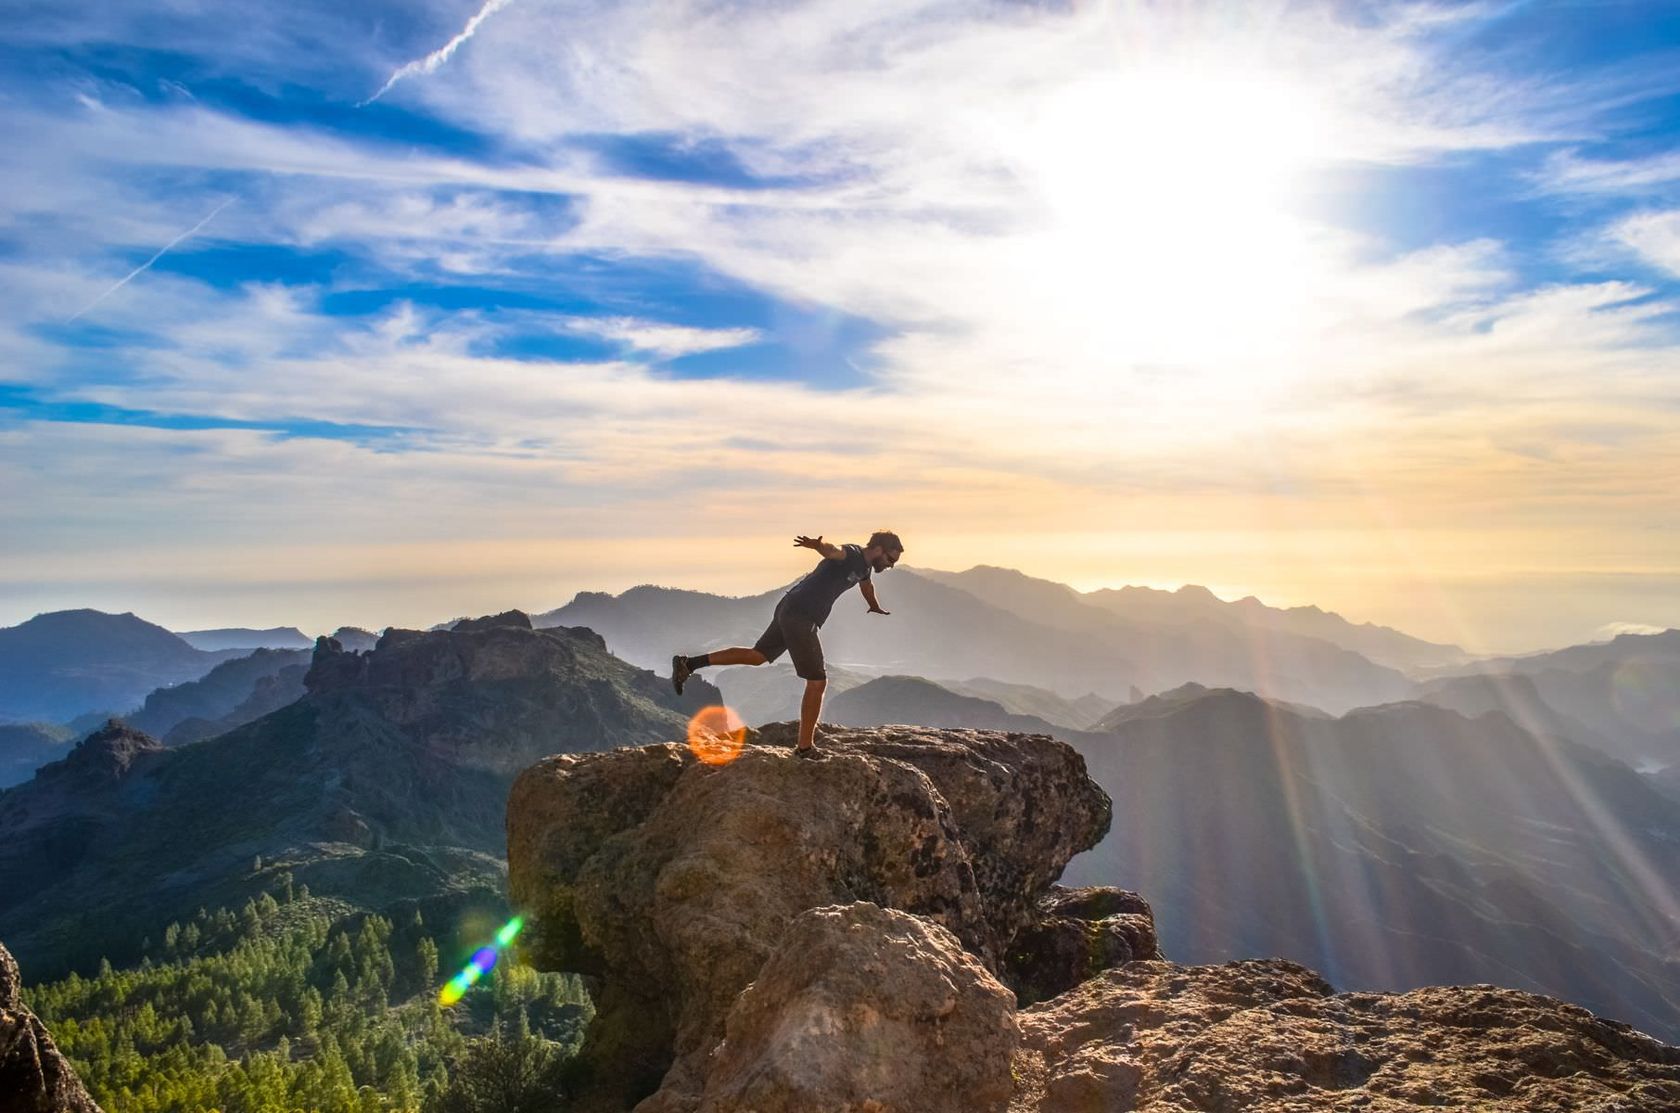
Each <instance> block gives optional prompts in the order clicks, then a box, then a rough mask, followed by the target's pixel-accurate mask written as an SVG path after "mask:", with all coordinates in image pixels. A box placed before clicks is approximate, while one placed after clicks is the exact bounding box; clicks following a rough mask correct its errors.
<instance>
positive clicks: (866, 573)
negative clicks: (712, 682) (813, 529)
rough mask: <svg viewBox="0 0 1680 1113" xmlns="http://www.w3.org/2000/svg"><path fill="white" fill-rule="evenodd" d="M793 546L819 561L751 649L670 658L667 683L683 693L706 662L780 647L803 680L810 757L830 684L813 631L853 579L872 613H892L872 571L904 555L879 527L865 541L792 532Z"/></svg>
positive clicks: (776, 653)
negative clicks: (833, 539) (836, 540)
mask: <svg viewBox="0 0 1680 1113" xmlns="http://www.w3.org/2000/svg"><path fill="white" fill-rule="evenodd" d="M793 543H794V545H795V546H797V547H799V548H804V549H815V550H816V551H817V552H819V553H821V554H822V557H823V558H822V561H821V562H820V563H818V565H817V566H816V567H815V568H813V569H812V570H811V571H810V572H809V573H807V574H806V576H805V578H804V579H802V580H800V581H799V582H798V583H796V584H794V585H793V586H792V587H790V588H788V591H787V594H786V595H784V596H782V599H781V602H779V603H777V604H776V613H775V614H774V615H772V616H771V618H770V625H769V626H767V627H765V629H764V633H763V634H761V635H760V636H759V639H758V641H757V642H756V643H755V644H754V645H753V647H752V648H751V649H747V648H744V647H739V646H737V647H735V648H732V649H716V650H713V651H712V652H710V653H702V654H700V655H699V656H698V657H684V656H683V655H682V654H681V653H679V654H677V655H676V656H675V657H673V658H671V684H672V686H673V687H675V688H676V690H677V694H678V695H679V696H680V695H682V690H683V681H685V680H687V679H688V678H689V677H690V676H691V675H693V674H694V672H695V671H696V670H697V669H703V668H705V667H706V666H707V665H762V664H765V663H766V662H768V661H774V660H775V659H776V658H778V657H780V656H781V655H782V654H783V653H784V652H786V653H787V655H788V658H789V659H790V660H792V661H793V671H794V672H795V673H797V674H798V675H799V677H800V678H801V679H803V680H804V681H805V698H804V699H802V700H801V701H800V703H799V747H798V749H797V750H796V751H795V752H796V753H797V754H799V755H800V756H801V757H809V756H810V755H811V754H812V753H813V752H815V750H816V733H817V716H818V715H819V714H820V713H821V712H822V701H823V689H825V688H826V687H828V673H827V672H826V671H825V670H824V668H823V652H822V642H820V641H818V640H817V630H818V629H819V628H820V627H821V626H822V624H823V622H824V621H825V620H826V619H827V618H828V613H829V611H831V610H833V609H834V601H835V600H836V599H838V598H840V596H842V595H844V594H845V593H846V592H847V591H848V590H850V589H851V586H852V585H853V584H856V585H858V590H859V591H860V592H862V593H863V601H864V602H866V603H868V604H869V613H870V614H891V613H892V612H891V611H884V610H882V609H881V603H880V601H879V600H878V599H876V598H875V585H874V583H873V582H872V581H871V580H870V574H871V573H873V572H885V571H886V570H887V569H889V568H891V567H892V566H893V565H895V564H897V563H898V558H899V557H901V556H903V555H904V545H903V543H902V542H900V541H899V539H898V534H896V533H889V532H887V531H886V530H879V531H877V532H875V533H873V534H871V535H870V537H869V544H868V545H830V544H828V543H827V542H826V541H824V540H823V539H822V538H821V537H796V538H794V539H793Z"/></svg>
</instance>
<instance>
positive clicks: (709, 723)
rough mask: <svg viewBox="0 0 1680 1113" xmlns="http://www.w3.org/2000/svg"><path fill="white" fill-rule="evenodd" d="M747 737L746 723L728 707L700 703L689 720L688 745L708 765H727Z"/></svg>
mask: <svg viewBox="0 0 1680 1113" xmlns="http://www.w3.org/2000/svg"><path fill="white" fill-rule="evenodd" d="M746 741H747V725H746V724H745V723H743V722H742V721H741V717H740V716H739V715H737V714H735V712H733V711H731V710H730V709H729V708H727V707H722V706H718V705H715V704H714V705H713V706H711V707H702V708H701V709H700V710H699V711H697V712H695V714H694V718H692V719H690V720H689V721H688V748H689V749H690V750H692V751H693V752H694V756H695V757H697V758H699V759H700V760H701V761H703V762H705V763H706V764H707V765H728V764H729V763H730V762H732V761H734V760H735V759H736V758H738V757H740V756H741V747H742V746H743V745H745V744H746Z"/></svg>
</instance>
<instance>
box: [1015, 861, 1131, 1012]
mask: <svg viewBox="0 0 1680 1113" xmlns="http://www.w3.org/2000/svg"><path fill="white" fill-rule="evenodd" d="M1161 957H1162V955H1161V945H1160V943H1159V941H1157V939H1156V938H1155V915H1154V913H1153V912H1151V911H1150V908H1149V903H1148V902H1147V901H1145V900H1144V899H1143V898H1142V897H1140V896H1138V895H1137V894H1136V893H1128V892H1126V891H1124V890H1122V889H1111V888H1087V889H1063V888H1060V887H1057V888H1055V889H1052V890H1051V891H1050V892H1049V893H1047V894H1045V896H1044V897H1042V898H1041V899H1040V900H1039V902H1038V918H1037V922H1036V923H1034V924H1032V925H1030V926H1029V927H1026V928H1023V929H1022V930H1021V931H1020V932H1019V933H1017V934H1016V936H1015V941H1014V942H1013V943H1012V944H1011V945H1010V948H1009V955H1008V963H1009V970H1008V976H1009V982H1010V984H1011V985H1013V986H1014V987H1015V992H1016V995H1017V997H1018V998H1019V1001H1020V1003H1021V1004H1022V1005H1030V1004H1033V1003H1034V1002H1038V1001H1043V1000H1046V999H1048V998H1051V997H1054V996H1056V995H1057V994H1058V993H1065V992H1066V991H1067V990H1070V989H1072V988H1073V987H1074V986H1076V985H1078V984H1079V983H1080V982H1083V981H1084V980H1085V979H1087V978H1089V977H1091V976H1092V975H1093V974H1095V973H1097V972H1098V971H1099V970H1106V969H1108V968H1109V967H1111V966H1119V965H1121V964H1122V963H1127V962H1132V961H1134V960H1136V959H1158V958H1161Z"/></svg>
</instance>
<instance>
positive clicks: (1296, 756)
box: [1063, 690, 1680, 1039]
mask: <svg viewBox="0 0 1680 1113" xmlns="http://www.w3.org/2000/svg"><path fill="white" fill-rule="evenodd" d="M1160 706H1161V708H1162V709H1163V710H1164V712H1165V713H1163V714H1153V715H1134V716H1133V717H1131V718H1129V719H1128V720H1126V721H1123V722H1117V723H1116V725H1115V728H1114V730H1113V731H1112V732H1111V733H1108V734H1106V735H1098V736H1092V735H1083V736H1073V737H1071V738H1070V741H1072V742H1074V744H1075V745H1076V746H1078V747H1079V748H1080V749H1081V750H1082V752H1084V754H1085V756H1086V760H1087V763H1088V765H1089V768H1090V770H1091V774H1092V776H1093V777H1094V778H1095V779H1096V780H1097V781H1098V782H1099V783H1100V784H1101V785H1102V786H1103V787H1104V788H1105V789H1106V790H1107V791H1108V792H1109V793H1110V795H1111V796H1112V797H1113V798H1114V823H1113V828H1112V830H1111V831H1110V833H1109V835H1108V836H1107V838H1106V839H1105V840H1104V841H1103V843H1102V844H1101V845H1099V846H1098V847H1097V848H1096V849H1095V850H1093V851H1091V852H1089V853H1088V854H1085V855H1083V856H1081V857H1080V858H1078V859H1075V860H1074V862H1073V863H1072V864H1071V865H1070V866H1069V867H1068V871H1067V873H1066V875H1065V876H1064V878H1063V880H1064V883H1066V884H1112V883H1115V882H1116V881H1119V880H1123V881H1124V882H1125V884H1127V885H1134V886H1136V887H1137V888H1138V890H1139V891H1141V892H1146V893H1148V894H1149V898H1150V901H1151V902H1152V903H1153V905H1154V907H1155V910H1156V917H1157V924H1158V926H1159V928H1160V931H1161V938H1162V946H1163V948H1164V949H1165V950H1166V952H1167V953H1168V954H1170V955H1172V956H1173V957H1174V958H1175V959H1177V960H1179V961H1183V962H1217V961H1224V960H1227V959H1232V958H1237V957H1240V956H1242V955H1245V954H1276V955H1280V956H1283V957H1285V958H1291V959H1295V960H1297V961H1301V962H1304V963H1309V964H1311V965H1313V966H1315V967H1316V968H1318V969H1320V970H1322V971H1323V972H1324V974H1325V976H1326V977H1328V978H1330V980H1331V981H1332V982H1334V983H1335V984H1336V985H1338V986H1344V987H1349V988H1387V989H1402V988H1408V987H1414V986H1421V985H1427V984H1439V983H1472V982H1488V981H1494V982H1499V983H1501V984H1507V985H1515V986H1519V987H1524V988H1530V989H1535V990H1538V991H1540V992H1545V993H1551V994H1555V995H1558V996H1562V997H1565V998H1567V999H1570V1000H1574V1001H1577V1002H1579V1003H1581V1004H1583V1005H1586V1006H1587V1007H1588V1008H1592V1009H1596V1010H1598V1011H1601V1012H1604V1013H1607V1014H1609V1015H1613V1016H1619V1017H1625V1018H1627V1019H1629V1020H1632V1021H1633V1022H1634V1023H1636V1024H1638V1025H1639V1026H1641V1027H1644V1028H1646V1029H1647V1030H1650V1031H1653V1032H1656V1033H1658V1034H1659V1035H1666V1037H1667V1038H1670V1039H1673V1038H1675V1036H1676V1035H1680V1022H1677V1021H1676V1017H1680V970H1677V968H1676V967H1675V965H1674V963H1673V961H1672V955H1673V954H1674V953H1675V951H1676V947H1677V946H1680V917H1677V915H1676V913H1677V912H1680V907H1677V906H1676V905H1675V903H1674V902H1675V898H1674V894H1675V893H1676V892H1680V855H1676V854H1675V853H1674V847H1675V845H1677V843H1680V803H1676V801H1674V800H1672V799H1669V798H1666V797H1664V796H1663V795H1661V794H1659V793H1658V792H1657V791H1656V790H1655V789H1654V787H1653V786H1652V784H1651V783H1650V782H1649V779H1648V778H1642V777H1640V776H1639V775H1637V774H1635V773H1634V772H1633V771H1632V770H1630V769H1628V768H1627V767H1626V766H1623V765H1621V764H1619V763H1617V762H1614V761H1612V760H1610V759H1608V758H1606V757H1604V756H1602V755H1600V754H1599V753H1597V752H1596V751H1593V750H1590V749H1587V748H1584V747H1580V746H1576V745H1573V744H1571V743H1567V742H1563V741H1560V740H1556V739H1543V738H1536V737H1535V736H1534V735H1532V734H1530V733H1528V732H1527V731H1524V730H1523V729H1522V728H1520V727H1519V726H1518V725H1517V724H1515V723H1514V722H1512V721H1511V720H1510V719H1509V718H1507V717H1506V716H1504V715H1502V714H1498V713H1490V714H1485V715H1481V716H1479V717H1477V718H1474V719H1471V718H1466V717H1464V716H1462V715H1459V714H1457V713H1455V712H1452V711H1449V710H1446V709H1443V708H1439V707H1434V706H1431V705H1427V704H1422V703H1400V704H1391V705H1386V706H1381V707H1373V708H1365V709H1360V710H1357V711H1354V712H1351V713H1349V714H1347V715H1344V716H1342V717H1341V718H1339V719H1315V718H1308V717H1304V716H1302V715H1298V714H1295V713H1294V712H1292V711H1290V710H1288V709H1287V708H1284V707H1281V706H1278V705H1277V704H1270V703H1267V702H1266V701H1263V700H1261V699H1259V698H1258V697H1256V696H1253V695H1251V694H1249V693H1242V692H1234V691H1229V690H1214V691H1208V692H1205V693H1201V694H1199V695H1195V696H1193V697H1192V698H1187V699H1180V700H1177V701H1175V702H1169V701H1163V702H1162V703H1161V705H1160Z"/></svg>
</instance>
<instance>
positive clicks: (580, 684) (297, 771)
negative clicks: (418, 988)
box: [0, 613, 716, 977]
mask: <svg viewBox="0 0 1680 1113" xmlns="http://www.w3.org/2000/svg"><path fill="white" fill-rule="evenodd" d="M306 685H307V688H308V694H307V695H306V696H305V697H304V698H303V699H301V700H298V701H297V702H296V703H293V704H291V705H290V706H288V707H285V708H282V709H281V710H279V711H276V712H274V713H273V714H270V715H268V716H265V717H263V718H261V719H258V720H257V721H255V722H252V723H249V724H247V725H246V726H244V727H240V728H238V729H236V730H234V731H232V732H230V733H228V734H224V735H222V736H220V737H218V738H213V739H210V740H208V741H205V742H201V743H197V744H195V745H190V746H183V747H181V748H179V749H172V750H167V751H165V750H163V749H162V747H161V746H160V745H159V744H158V743H157V742H155V741H154V740H152V739H150V738H148V737H147V736H145V735H142V734H139V733H138V732H135V731H133V730H131V729H128V728H125V727H122V726H121V725H120V724H118V725H114V726H113V727H111V728H109V729H107V730H105V731H102V732H99V733H98V734H96V735H94V736H92V737H90V738H88V739H87V740H85V741H84V742H83V743H81V744H80V745H79V746H78V747H77V748H76V750H75V751H74V752H73V753H72V754H71V755H70V757H68V758H67V759H66V760H64V761H62V762H59V763H57V764H55V765H50V766H47V767H46V768H45V769H43V770H41V771H40V772H39V773H38V774H37V775H36V777H35V779H34V780H32V781H30V782H29V783H27V784H23V785H19V786H17V787H15V788H12V789H9V790H7V791H6V793H5V794H4V795H0V938H5V939H6V940H7V942H8V944H9V945H10V946H11V947H12V948H13V950H14V951H15V952H16V953H17V954H18V955H19V956H20V957H24V958H25V959H26V961H28V962H29V963H30V965H31V968H32V969H35V970H38V971H40V976H42V977H51V976H53V975H54V974H55V973H57V972H59V971H60V970H62V969H63V968H64V967H65V966H66V965H71V964H85V963H87V962H89V961H92V960H96V959H97V958H98V956H99V955H100V954H101V953H104V954H108V955H109V956H110V957H111V958H112V960H113V961H120V960H121V959H123V958H124V957H129V956H132V955H133V953H134V952H135V951H136V949H137V947H138V944H139V942H140V940H141V938H142V936H143V935H145V934H147V933H148V932H150V933H154V934H155V933H156V932H159V931H161V929H162V926H163V925H164V924H166V923H167V922H168V921H169V920H171V919H175V918H179V917H181V916H183V915H186V914H190V913H191V912H192V910H194V909H196V908H198V907H200V906H204V907H215V906H217V905H226V906H237V905H238V904H239V902H241V901H242V900H244V899H245V898H246V897H248V896H250V895H253V894H254V893H255V892H257V891H259V890H261V889H262V887H263V886H264V884H265V883H266V882H267V881H268V880H269V879H268V878H266V877H265V876H263V874H262V873H259V872H257V871H255V870H254V869H253V862H254V860H255V859H256V858H257V857H258V856H260V857H261V859H262V861H263V863H264V866H263V869H264V871H267V872H272V871H273V870H276V869H288V870H290V871H291V872H292V873H293V874H294V876H295V877H296V879H297V880H298V882H300V883H302V884H307V885H308V886H309V887H310V889H311V890H313V891H314V892H315V893H316V894H317V895H321V896H337V897H341V898H342V899H344V900H345V901H347V902H349V903H350V904H352V905H354V906H357V907H366V908H378V907H382V906H384V905H386V904H388V903H390V902H392V901H395V900H398V899H405V898H416V897H422V896H428V895H433V894H437V893H441V892H446V891H450V890H454V889H459V888H463V887H471V886H479V885H490V886H497V885H499V880H500V879H499V870H500V865H499V860H500V857H501V848H502V842H503V837H504V836H503V822H502V820H503V805H504V802H505V799H506V794H507V788H508V785H509V784H510V783H511V782H512V779H513V776H514V774H515V773H516V772H517V771H518V770H519V769H521V768H523V767H524V766H525V765H527V764H529V763H530V762H531V761H533V760H535V758H536V757H538V756H540V755H542V754H547V753H553V752H557V751H568V750H576V749H597V748H603V747H612V746H618V745H627V744H631V743H637V742H644V741H647V740H649V739H651V738H668V737H672V736H673V735H680V734H681V732H682V731H683V729H684V727H685V724H686V716H685V715H684V714H683V713H681V712H680V711H679V710H678V709H677V707H676V697H675V696H674V695H673V694H672V693H671V689H670V685H669V683H668V682H667V681H664V680H661V679H659V678H657V677H655V676H653V675H651V674H649V673H646V672H643V671H641V670H638V669H635V668H633V667H631V666H629V665H627V664H625V663H624V662H623V661H620V660H617V659H616V658H614V657H612V656H610V655H609V654H608V653H607V652H606V650H605V647H604V646H603V645H602V643H601V641H600V639H599V638H598V637H596V636H595V635H594V634H592V633H591V632H589V631H587V630H570V629H553V630H544V631H535V630H532V629H530V627H529V624H528V620H527V619H526V618H525V616H524V615H519V614H517V613H515V614H511V615H505V616H498V617H496V618H494V619H480V620H476V621H475V622H472V623H467V624H464V625H463V626H462V627H460V628H457V629H456V630H454V631H451V632H446V633H420V632H416V631H403V630H392V631H389V632H387V633H386V635H385V636H384V637H383V638H381V639H380V642H379V644H378V647H377V648H376V649H374V650H373V651H372V652H370V653H366V654H353V653H348V652H344V651H342V650H340V649H338V648H337V647H336V646H335V645H333V644H332V643H331V642H329V641H327V640H325V639H323V642H322V644H321V646H320V647H319V648H318V649H317V650H316V653H315V657H314V662H313V666H312V668H311V670H310V672H309V675H308V678H307V681H306ZM699 688H700V691H699V692H697V693H696V694H697V695H699V696H701V697H704V695H705V694H706V693H707V692H708V691H709V692H710V693H711V696H712V702H716V692H715V689H711V688H710V686H709V685H705V684H703V683H702V684H700V685H699Z"/></svg>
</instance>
